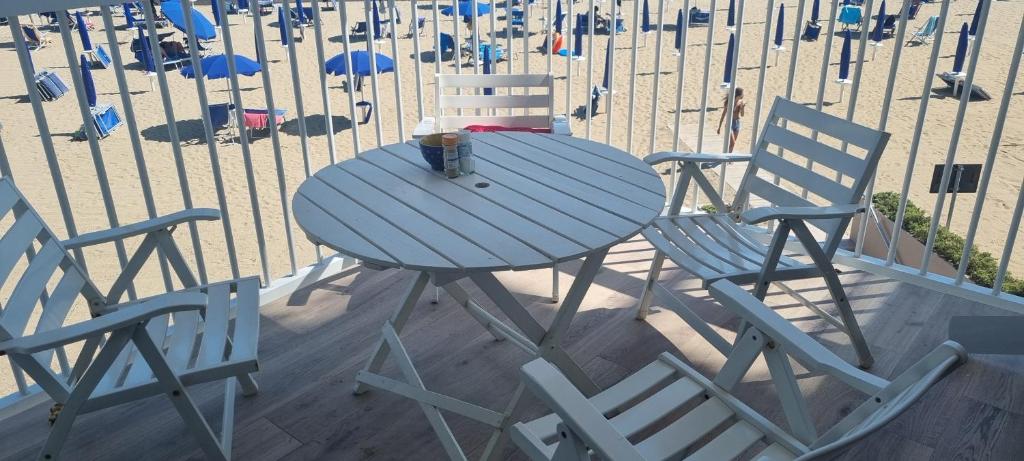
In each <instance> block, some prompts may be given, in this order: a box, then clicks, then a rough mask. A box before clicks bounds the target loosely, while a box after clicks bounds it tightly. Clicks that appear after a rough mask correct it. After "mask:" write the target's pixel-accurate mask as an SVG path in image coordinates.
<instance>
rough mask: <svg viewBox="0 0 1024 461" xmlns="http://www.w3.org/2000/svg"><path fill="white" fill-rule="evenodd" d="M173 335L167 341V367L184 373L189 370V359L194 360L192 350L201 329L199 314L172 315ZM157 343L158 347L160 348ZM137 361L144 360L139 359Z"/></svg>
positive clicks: (180, 313) (183, 313)
mask: <svg viewBox="0 0 1024 461" xmlns="http://www.w3.org/2000/svg"><path fill="white" fill-rule="evenodd" d="M171 320H172V321H173V322H174V323H173V325H171V327H170V328H171V335H170V338H168V339H167V353H166V356H167V365H168V366H170V367H171V370H174V371H175V372H182V371H185V370H186V369H187V366H188V362H189V359H191V358H192V348H193V345H194V344H195V341H196V332H197V328H198V327H199V320H200V316H199V312H198V311H184V312H176V313H174V314H171ZM159 344H160V343H159V342H158V343H157V347H160V346H159ZM137 360H142V359H141V357H139V358H138V359H137Z"/></svg>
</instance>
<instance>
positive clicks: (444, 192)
mask: <svg viewBox="0 0 1024 461" xmlns="http://www.w3.org/2000/svg"><path fill="white" fill-rule="evenodd" d="M386 149H387V150H389V151H391V150H392V149H393V152H392V153H395V154H396V155H397V156H399V157H402V156H405V155H418V154H419V152H418V151H416V150H415V149H414V148H412V147H411V146H389V147H387V148H386ZM360 159H362V160H363V161H365V162H367V163H370V164H372V165H374V166H377V167H378V168H381V169H382V170H383V171H387V172H388V174H390V175H391V176H392V177H394V178H396V179H398V180H400V181H402V182H404V183H406V184H409V185H411V186H413V187H415V188H416V189H415V190H412V191H410V193H417V194H421V195H433V197H434V198H435V199H437V200H439V201H443V202H445V203H448V204H449V205H452V206H454V207H456V208H458V209H461V210H464V211H466V212H467V213H469V214H471V215H474V216H476V217H478V218H480V219H481V220H483V221H485V222H491V223H501V224H502V228H504V229H505V230H506V231H507V232H509V233H511V234H513V235H515V236H517V237H519V238H520V239H521V240H522V241H523V242H524V243H527V244H529V245H531V246H532V247H533V248H535V249H537V250H538V251H540V252H541V253H544V254H545V255H547V256H548V257H549V258H551V259H554V258H557V257H559V256H562V255H569V254H577V253H580V252H582V251H583V250H584V247H583V246H581V245H580V244H578V243H576V242H574V241H572V240H570V239H569V238H566V237H564V236H562V235H561V234H558V233H556V232H553V231H552V230H550V229H548V228H546V227H545V226H543V225H542V224H539V223H537V222H534V221H533V220H531V219H530V217H529V216H520V215H518V214H516V213H515V212H513V211H512V210H509V209H508V208H505V207H503V206H501V204H498V203H494V202H489V201H477V200H465V198H466V190H465V188H463V187H462V186H460V185H459V184H458V183H456V182H454V181H449V180H447V179H444V178H438V177H437V176H434V175H429V174H423V170H424V169H426V168H427V167H426V165H423V164H416V163H413V162H406V161H402V160H400V159H399V158H396V157H395V156H391V155H374V154H372V153H370V154H369V155H365V156H362V157H360ZM495 205H498V206H495Z"/></svg>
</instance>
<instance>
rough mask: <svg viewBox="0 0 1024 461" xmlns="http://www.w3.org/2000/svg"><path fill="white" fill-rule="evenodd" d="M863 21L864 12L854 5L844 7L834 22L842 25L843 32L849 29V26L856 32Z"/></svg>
mask: <svg viewBox="0 0 1024 461" xmlns="http://www.w3.org/2000/svg"><path fill="white" fill-rule="evenodd" d="M863 20H864V10H863V9H861V7H859V6H856V5H844V6H843V8H842V9H840V10H839V16H838V17H837V18H836V21H838V22H839V23H840V24H842V25H843V29H844V30H845V29H849V28H850V27H851V26H856V27H857V30H860V25H861V22H863Z"/></svg>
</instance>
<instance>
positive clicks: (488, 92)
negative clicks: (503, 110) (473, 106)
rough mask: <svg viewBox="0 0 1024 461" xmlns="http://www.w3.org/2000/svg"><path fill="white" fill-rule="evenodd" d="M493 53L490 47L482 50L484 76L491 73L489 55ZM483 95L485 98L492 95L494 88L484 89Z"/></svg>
mask: <svg viewBox="0 0 1024 461" xmlns="http://www.w3.org/2000/svg"><path fill="white" fill-rule="evenodd" d="M493 52H494V50H492V49H491V47H490V46H488V47H487V49H486V50H484V57H483V59H484V74H490V73H491V53H493ZM484 94H485V95H487V96H490V95H492V94H494V88H484Z"/></svg>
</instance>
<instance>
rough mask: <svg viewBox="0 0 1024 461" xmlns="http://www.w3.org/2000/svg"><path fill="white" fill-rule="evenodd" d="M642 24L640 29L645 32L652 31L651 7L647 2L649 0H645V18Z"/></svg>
mask: <svg viewBox="0 0 1024 461" xmlns="http://www.w3.org/2000/svg"><path fill="white" fill-rule="evenodd" d="M642 21H643V22H642V23H641V24H640V30H642V31H643V32H644V33H645V34H646V33H648V32H650V31H651V7H650V5H648V4H647V0H644V10H643V19H642Z"/></svg>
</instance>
